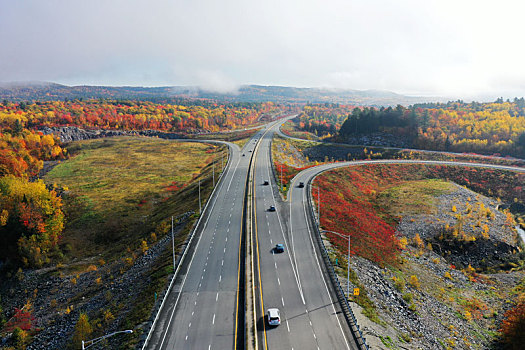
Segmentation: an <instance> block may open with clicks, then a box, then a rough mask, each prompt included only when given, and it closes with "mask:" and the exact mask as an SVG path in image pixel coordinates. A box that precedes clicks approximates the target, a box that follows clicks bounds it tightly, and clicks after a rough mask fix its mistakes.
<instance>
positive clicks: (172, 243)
mask: <svg viewBox="0 0 525 350" xmlns="http://www.w3.org/2000/svg"><path fill="white" fill-rule="evenodd" d="M171 248H172V250H173V273H175V235H174V233H173V216H171Z"/></svg>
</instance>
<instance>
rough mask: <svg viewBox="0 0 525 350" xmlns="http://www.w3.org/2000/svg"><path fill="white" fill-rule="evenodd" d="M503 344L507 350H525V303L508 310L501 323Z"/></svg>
mask: <svg viewBox="0 0 525 350" xmlns="http://www.w3.org/2000/svg"><path fill="white" fill-rule="evenodd" d="M500 333H501V336H502V342H503V344H505V346H506V348H507V349H512V350H514V349H515V350H518V349H523V344H525V303H524V302H521V303H519V304H518V305H516V306H515V307H514V308H512V309H510V310H508V311H507V312H506V313H505V315H504V320H503V321H502V323H501V329H500Z"/></svg>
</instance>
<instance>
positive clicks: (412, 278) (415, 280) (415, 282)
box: [408, 275, 421, 290]
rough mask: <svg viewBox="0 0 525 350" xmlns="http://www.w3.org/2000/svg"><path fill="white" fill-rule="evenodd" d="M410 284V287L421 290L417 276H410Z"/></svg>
mask: <svg viewBox="0 0 525 350" xmlns="http://www.w3.org/2000/svg"><path fill="white" fill-rule="evenodd" d="M408 283H410V285H411V286H412V287H414V288H416V289H417V290H419V289H420V288H421V285H420V284H419V279H418V278H417V276H416V275H412V276H410V279H409V280H408Z"/></svg>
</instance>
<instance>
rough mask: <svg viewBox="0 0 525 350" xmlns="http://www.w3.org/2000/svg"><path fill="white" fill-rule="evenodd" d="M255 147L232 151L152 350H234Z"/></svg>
mask: <svg viewBox="0 0 525 350" xmlns="http://www.w3.org/2000/svg"><path fill="white" fill-rule="evenodd" d="M250 147H251V149H253V147H252V145H251V144H250V143H248V144H247V145H246V146H245V147H244V149H242V150H239V147H237V146H236V145H232V148H231V161H230V163H229V167H228V168H227V169H226V172H225V174H224V177H223V179H222V181H221V183H220V184H219V185H218V186H219V187H218V188H217V190H216V193H215V196H214V197H213V198H210V201H211V202H210V203H209V206H208V210H207V212H206V213H205V216H204V217H203V218H202V219H203V222H204V227H203V229H202V233H201V234H200V235H199V237H196V239H197V242H196V244H195V246H194V247H193V251H192V252H191V254H189V255H188V256H186V259H184V261H183V262H182V264H183V265H182V267H181V270H180V271H179V273H178V275H177V277H176V280H175V283H174V285H173V288H172V289H171V290H170V292H169V294H168V295H167V297H166V298H167V299H166V302H165V305H164V307H163V308H162V310H161V311H160V315H159V317H158V321H157V323H156V324H155V328H154V329H153V331H152V334H151V338H150V340H149V342H148V344H147V349H209V350H211V349H221V350H222V349H234V348H235V334H236V307H237V305H236V304H237V290H238V274H239V242H240V235H241V227H242V220H243V217H242V216H243V199H244V189H245V181H246V176H247V171H248V166H249V159H250V156H249V155H251V153H249V150H250ZM243 153H244V154H245V156H242V154H243ZM243 273H244V272H243Z"/></svg>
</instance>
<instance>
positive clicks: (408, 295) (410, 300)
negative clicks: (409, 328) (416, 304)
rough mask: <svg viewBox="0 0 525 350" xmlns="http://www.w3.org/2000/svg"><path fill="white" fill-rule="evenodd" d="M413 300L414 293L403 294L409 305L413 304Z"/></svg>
mask: <svg viewBox="0 0 525 350" xmlns="http://www.w3.org/2000/svg"><path fill="white" fill-rule="evenodd" d="M413 299H414V296H413V295H412V293H405V294H403V300H404V301H406V302H407V303H410V302H412V300H413Z"/></svg>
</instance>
